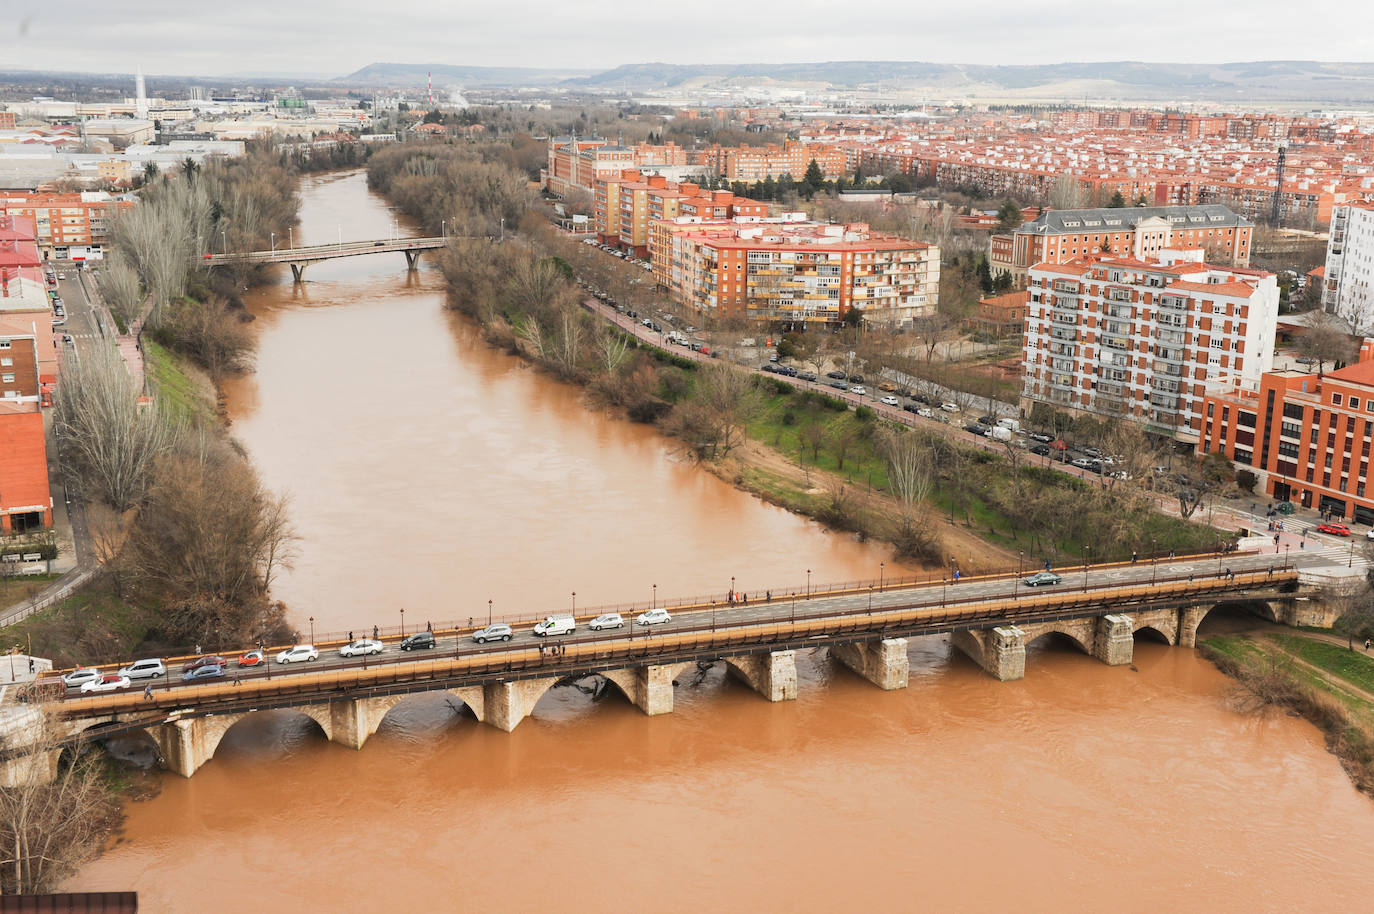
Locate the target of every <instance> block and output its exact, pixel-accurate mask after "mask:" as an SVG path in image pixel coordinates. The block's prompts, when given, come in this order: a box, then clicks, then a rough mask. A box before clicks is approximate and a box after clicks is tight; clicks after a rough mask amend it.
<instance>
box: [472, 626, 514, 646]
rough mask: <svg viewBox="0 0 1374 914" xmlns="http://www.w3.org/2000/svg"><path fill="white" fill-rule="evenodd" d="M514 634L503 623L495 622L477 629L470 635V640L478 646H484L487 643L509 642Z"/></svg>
mask: <svg viewBox="0 0 1374 914" xmlns="http://www.w3.org/2000/svg"><path fill="white" fill-rule="evenodd" d="M514 634H515V633H514V632H512V631H511V627H510V626H509V625H507V624H506V623H504V622H497V623H495V624H493V625H488V626H486V627H485V628H479V629H477V631H475V632H473V633H472V640H473V641H476V642H477V643H478V644H486V643H487V642H488V641H509V640H510V639H511V637H512V636H513V635H514Z"/></svg>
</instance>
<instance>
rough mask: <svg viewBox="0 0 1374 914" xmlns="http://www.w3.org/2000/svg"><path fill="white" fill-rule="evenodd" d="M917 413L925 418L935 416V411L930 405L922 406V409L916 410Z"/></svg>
mask: <svg viewBox="0 0 1374 914" xmlns="http://www.w3.org/2000/svg"><path fill="white" fill-rule="evenodd" d="M916 415H918V416H921V417H922V418H925V419H933V418H935V413H934V412H932V411H931V409H930V407H928V406H922V407H921V408H920V409H918V410H916Z"/></svg>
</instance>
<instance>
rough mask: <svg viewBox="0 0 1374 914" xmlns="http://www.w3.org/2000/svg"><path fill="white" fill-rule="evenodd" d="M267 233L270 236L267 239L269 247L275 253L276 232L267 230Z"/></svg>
mask: <svg viewBox="0 0 1374 914" xmlns="http://www.w3.org/2000/svg"><path fill="white" fill-rule="evenodd" d="M268 234H269V235H271V236H272V237H271V239H269V243H270V245H271V248H272V253H273V254H275V253H277V233H276V232H268Z"/></svg>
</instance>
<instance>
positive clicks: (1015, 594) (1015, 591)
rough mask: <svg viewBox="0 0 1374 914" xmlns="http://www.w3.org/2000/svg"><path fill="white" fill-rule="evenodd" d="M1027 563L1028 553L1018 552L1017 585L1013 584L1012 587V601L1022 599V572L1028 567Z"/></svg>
mask: <svg viewBox="0 0 1374 914" xmlns="http://www.w3.org/2000/svg"><path fill="white" fill-rule="evenodd" d="M1025 562H1026V553H1025V550H1022V549H1018V550H1016V583H1015V584H1013V585H1012V588H1011V591H1012V599H1014V600H1019V599H1021V572H1022V570H1023V569H1024V568H1025V567H1026V564H1025Z"/></svg>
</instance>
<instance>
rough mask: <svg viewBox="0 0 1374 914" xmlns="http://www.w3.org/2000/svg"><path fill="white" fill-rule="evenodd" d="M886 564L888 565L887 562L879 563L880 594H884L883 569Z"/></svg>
mask: <svg viewBox="0 0 1374 914" xmlns="http://www.w3.org/2000/svg"><path fill="white" fill-rule="evenodd" d="M886 564H887V563H886V562H879V563H878V591H879V593H881V592H882V589H883V568H884V566H885V565H886Z"/></svg>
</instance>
